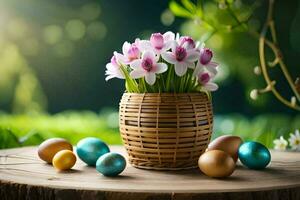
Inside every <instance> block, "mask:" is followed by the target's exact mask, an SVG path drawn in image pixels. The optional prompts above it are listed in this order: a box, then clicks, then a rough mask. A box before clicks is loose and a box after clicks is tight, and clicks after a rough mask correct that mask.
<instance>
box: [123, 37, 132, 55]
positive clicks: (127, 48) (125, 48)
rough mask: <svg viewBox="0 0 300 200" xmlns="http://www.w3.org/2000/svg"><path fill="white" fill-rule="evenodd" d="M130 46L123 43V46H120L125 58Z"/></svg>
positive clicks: (127, 43)
mask: <svg viewBox="0 0 300 200" xmlns="http://www.w3.org/2000/svg"><path fill="white" fill-rule="evenodd" d="M130 47H131V44H130V43H129V42H127V41H126V42H124V44H123V46H122V52H123V54H124V55H125V56H127V53H128V50H129V49H130Z"/></svg>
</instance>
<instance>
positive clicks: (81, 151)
mask: <svg viewBox="0 0 300 200" xmlns="http://www.w3.org/2000/svg"><path fill="white" fill-rule="evenodd" d="M76 152H77V155H78V157H79V158H80V159H81V160H82V161H83V162H85V163H86V164H88V165H90V166H95V165H96V162H97V160H98V158H99V157H100V156H102V155H104V154H106V153H108V152H109V148H108V146H107V145H106V144H105V143H104V142H103V141H101V140H100V139H98V138H94V137H88V138H84V139H82V140H80V141H79V142H78V143H77V147H76Z"/></svg>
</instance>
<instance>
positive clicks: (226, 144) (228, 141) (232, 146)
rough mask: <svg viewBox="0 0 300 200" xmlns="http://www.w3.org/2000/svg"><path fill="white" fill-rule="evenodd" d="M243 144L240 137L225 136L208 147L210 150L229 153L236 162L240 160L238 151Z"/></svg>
mask: <svg viewBox="0 0 300 200" xmlns="http://www.w3.org/2000/svg"><path fill="white" fill-rule="evenodd" d="M242 143H243V141H242V139H241V138H240V137H238V136H233V135H223V136H220V137H218V138H216V139H215V140H214V141H212V142H211V143H210V144H209V145H208V148H207V149H208V150H221V151H225V152H226V153H228V154H229V155H230V156H231V157H232V158H233V160H234V161H235V162H236V161H237V159H238V151H239V147H240V145H241V144H242Z"/></svg>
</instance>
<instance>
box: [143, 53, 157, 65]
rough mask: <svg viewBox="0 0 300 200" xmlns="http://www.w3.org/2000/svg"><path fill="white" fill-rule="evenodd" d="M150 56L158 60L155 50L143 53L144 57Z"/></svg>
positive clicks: (153, 59)
mask: <svg viewBox="0 0 300 200" xmlns="http://www.w3.org/2000/svg"><path fill="white" fill-rule="evenodd" d="M146 58H150V59H151V60H152V61H153V62H154V61H155V62H156V59H157V58H156V57H155V53H154V52H153V51H145V52H144V53H143V55H142V59H143V60H144V59H146Z"/></svg>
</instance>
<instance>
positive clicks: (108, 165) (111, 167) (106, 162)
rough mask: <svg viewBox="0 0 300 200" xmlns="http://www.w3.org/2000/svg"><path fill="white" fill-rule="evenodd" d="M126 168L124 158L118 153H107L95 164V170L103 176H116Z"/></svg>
mask: <svg viewBox="0 0 300 200" xmlns="http://www.w3.org/2000/svg"><path fill="white" fill-rule="evenodd" d="M125 167H126V160H125V158H124V157H123V156H122V155H120V154H118V153H107V154H105V155H103V156H101V157H100V158H99V159H98V160H97V163H96V169H97V171H98V172H100V173H101V174H103V175H104V176H117V175H118V174H120V173H121V172H122V171H123V170H124V169H125Z"/></svg>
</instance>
